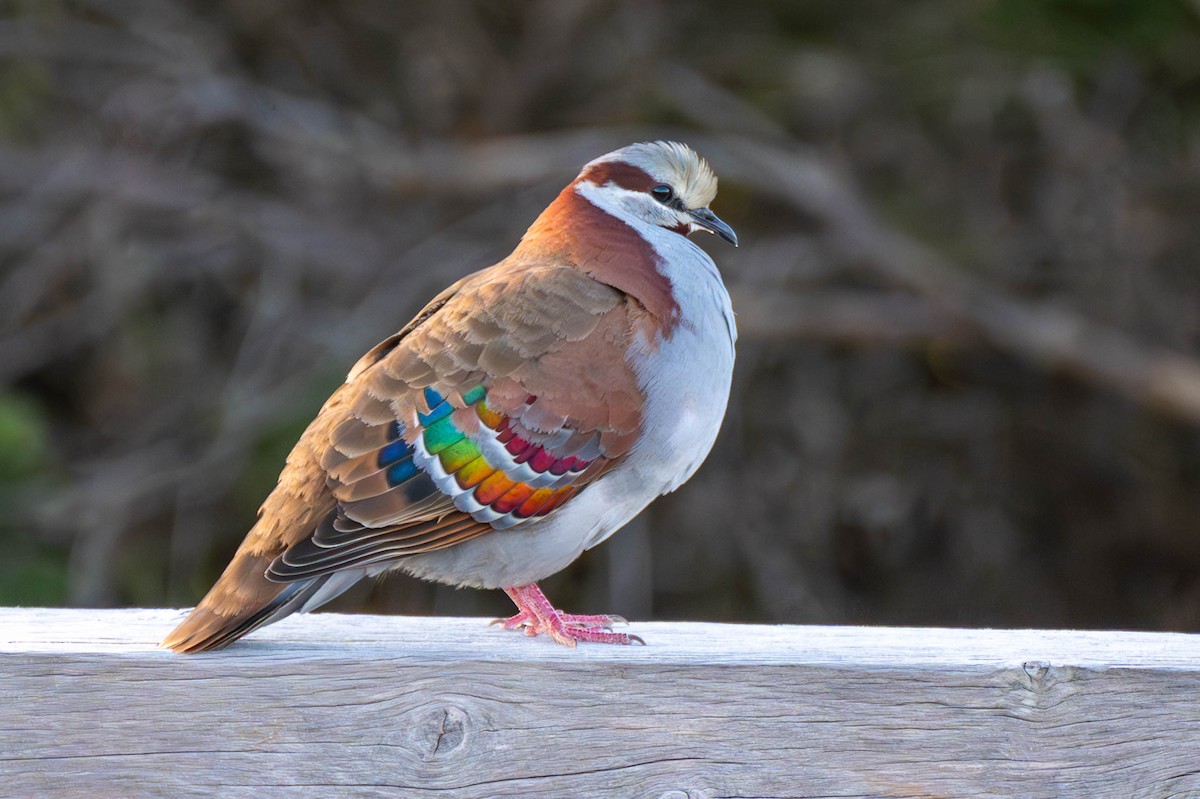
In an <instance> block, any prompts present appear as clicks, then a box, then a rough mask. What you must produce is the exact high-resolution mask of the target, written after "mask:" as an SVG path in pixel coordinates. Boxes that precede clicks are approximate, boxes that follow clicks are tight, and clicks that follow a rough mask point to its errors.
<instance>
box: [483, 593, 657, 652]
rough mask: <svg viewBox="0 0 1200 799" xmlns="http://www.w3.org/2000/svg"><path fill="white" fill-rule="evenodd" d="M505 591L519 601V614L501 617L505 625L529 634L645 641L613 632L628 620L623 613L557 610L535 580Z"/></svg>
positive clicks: (566, 640) (571, 642) (566, 639)
mask: <svg viewBox="0 0 1200 799" xmlns="http://www.w3.org/2000/svg"><path fill="white" fill-rule="evenodd" d="M504 593H506V594H508V596H509V598H510V599H511V600H512V601H513V602H514V603H516V605H517V611H518V612H517V614H516V615H515V616H510V617H509V618H507V619H497V620H496V622H493V624H495V623H500V624H503V625H504V627H505V629H508V630H513V629H516V628H518V627H521V628H524V630H525V634H526V635H539V634H541V633H546V634H547V635H549V636H550V637H551V638H553V639H554V640H555V641H558V642H559V643H560V644H564V645H566V646H575V642H576V641H590V642H593V643H597V644H633V643H638V644H644V643H646V642H645V641H643V640H642V639H641V638H639V637H638V636H636V635H628V634H626V633H614V632H611V630H612V626H613V624H615V623H617V622H621V623H624V622H625V620H624V619H622V618H621V617H620V616H607V615H596V616H582V615H578V614H572V613H563V612H562V611H561V610H556V609H555V607H554V606H553V605H551V604H550V600H548V599H546V595H545V594H543V593H542V590H541V589H540V588H538V587H537V585H536V584H535V583H530V584H529V585H522V586H515V587H513V588H505V589H504Z"/></svg>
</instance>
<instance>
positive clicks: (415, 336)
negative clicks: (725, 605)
mask: <svg viewBox="0 0 1200 799" xmlns="http://www.w3.org/2000/svg"><path fill="white" fill-rule="evenodd" d="M716 191H717V179H716V177H715V175H714V174H713V171H712V169H711V167H710V166H709V165H708V163H707V161H705V160H704V159H702V158H701V157H700V156H699V155H697V154H696V153H695V152H694V151H693V150H692V149H690V148H689V147H687V146H686V145H683V144H679V143H675V142H666V141H654V142H641V143H635V144H631V145H628V146H626V147H622V148H620V149H618V150H615V151H613V152H610V153H608V154H606V155H603V156H601V157H599V158H596V159H595V160H593V161H590V162H589V163H587V164H586V165H584V167H583V169H582V171H581V172H580V173H579V175H578V177H576V178H575V179H574V180H573V181H571V183H569V184H568V185H567V186H566V188H564V189H563V190H562V192H561V193H560V194H558V196H557V197H556V198H555V199H554V200H553V201H552V202H551V203H550V205H549V206H548V207H547V208H546V209H545V211H543V212H542V213H541V215H539V216H538V217H537V219H536V220H535V221H534V222H533V224H532V225H531V226H530V227H529V229H528V231H527V232H526V233H525V235H524V236H523V237H522V238H521V240H520V242H519V243H518V244H517V246H516V248H515V249H514V250H513V252H512V254H511V255H509V256H508V257H506V258H504V259H503V260H501V261H500V262H498V263H496V264H495V265H493V266H490V267H488V268H485V269H482V270H480V271H477V272H475V273H473V274H470V275H468V276H466V277H464V278H462V279H461V280H459V281H458V282H456V283H454V284H453V285H451V286H450V287H449V288H447V289H446V290H445V291H443V292H442V293H440V294H438V295H437V296H436V297H434V298H433V300H432V301H430V302H429V304H428V305H426V306H425V307H424V308H423V309H422V310H421V311H420V312H419V313H418V314H417V315H416V316H415V317H414V318H413V319H412V320H411V321H410V322H408V324H406V325H404V327H403V328H401V329H400V331H399V332H398V333H396V334H395V335H392V336H390V337H388V338H386V339H384V340H383V341H382V342H380V343H379V344H378V345H376V346H375V347H374V348H372V349H371V350H370V351H368V352H367V353H366V355H364V356H363V357H362V358H361V359H360V360H359V361H358V362H357V363H356V364H355V365H354V367H353V368H352V369H351V370H350V372H349V375H348V376H347V378H346V381H345V382H344V383H343V384H342V385H341V386H340V387H339V388H337V389H336V390H335V391H334V392H333V394H332V395H331V396H330V398H329V399H328V400H327V401H326V402H325V404H324V406H322V408H321V409H320V411H319V412H318V413H317V416H316V418H315V419H314V420H313V421H312V423H311V424H310V425H309V426H308V428H307V429H306V430H305V431H304V433H303V434H302V435H301V436H300V439H299V441H298V442H297V443H296V445H295V447H294V449H293V450H292V451H291V454H289V455H288V457H287V460H286V463H285V466H284V468H283V471H282V473H281V474H280V477H279V481H278V484H277V485H276V487H275V488H274V489H273V490H272V491H271V493H270V494H269V495H268V496H267V498H266V500H265V501H264V502H263V504H262V507H261V508H260V509H259V512H258V517H257V521H256V522H255V524H254V525H253V526H252V528H251V529H250V531H249V532H248V533H247V535H246V538H245V540H244V541H243V542H242V544H241V545H240V547H239V548H238V550H237V551H236V553H235V554H234V557H233V559H232V560H231V562H230V563H229V565H228V567H227V568H226V569H225V571H224V573H223V574H222V575H221V576H220V578H219V579H218V580H217V581H216V583H215V584H214V585H213V587H212V588H211V590H210V591H209V592H208V594H207V595H206V596H205V597H204V598H203V599H202V600H201V601H200V603H199V604H198V605H197V606H196V607H195V608H194V609H193V610H192V611H191V612H190V614H189V615H188V616H187V617H186V618H184V620H183V621H182V622H181V623H180V624H179V625H178V626H177V627H176V628H175V629H174V631H172V632H171V633H170V634H169V635H167V636H166V638H165V639H164V640H163V642H162V645H163V646H164V647H167V648H169V649H172V650H175V651H177V652H202V651H206V650H214V649H220V648H222V647H225V646H227V645H228V644H230V643H232V642H233V641H235V640H237V639H239V638H241V637H242V636H244V635H246V634H248V633H250V632H252V631H253V630H256V629H258V628H259V627H262V626H263V625H266V624H271V623H272V622H275V621H278V620H279V619H281V618H283V617H285V616H288V615H290V614H292V613H298V612H299V613H303V612H307V611H310V610H313V609H314V608H317V607H319V606H320V605H322V604H324V603H326V602H328V601H329V600H331V599H333V598H334V597H336V596H338V595H339V594H341V593H342V592H344V591H345V590H347V589H348V588H349V587H350V586H351V585H353V584H354V583H356V582H358V581H359V580H361V579H363V578H366V577H373V576H376V575H379V574H383V573H385V572H391V571H400V572H404V573H407V574H409V575H412V576H414V577H417V578H422V579H425V580H430V581H435V582H438V583H443V584H448V585H452V586H457V587H470V588H478V589H502V590H503V591H504V592H505V593H507V594H508V596H509V597H510V598H511V599H512V601H513V602H514V604H515V605H516V607H517V612H516V614H515V615H513V616H512V617H510V618H507V619H498V620H497V622H500V623H502V624H503V626H504V627H505V628H508V629H510V630H520V631H524V633H525V634H526V635H530V636H534V635H543V634H544V635H545V636H547V637H548V638H550V639H552V640H553V641H556V642H558V643H560V644H564V645H566V646H571V647H573V646H575V645H576V643H577V642H593V643H604V644H631V643H644V641H643V640H642V639H641V638H640V637H639V636H636V635H631V634H629V633H625V632H614V631H613V625H614V624H615V623H617V622H624V619H621V618H620V617H618V616H613V615H607V614H598V615H577V614H568V613H565V612H563V611H562V610H560V609H557V608H555V607H554V605H553V604H552V603H551V602H550V601H549V600H548V599H547V598H546V596H545V594H544V593H543V592H542V591H541V589H540V588H539V587H538V585H537V583H538V581H540V580H543V579H545V578H546V577H549V576H550V575H552V574H555V573H556V572H558V571H560V570H562V569H563V568H565V567H566V566H567V565H568V564H570V563H571V562H573V561H574V560H575V559H576V558H578V557H579V556H580V555H581V554H582V553H583V552H584V551H585V550H588V549H591V548H592V547H594V546H596V545H597V544H599V543H600V542H602V541H604V540H605V539H606V538H608V537H609V536H610V535H612V534H613V533H614V532H616V531H617V530H618V529H620V528H621V527H622V526H623V525H625V524H626V523H627V522H628V521H630V520H631V519H632V518H634V517H635V516H636V515H637V514H638V513H640V512H641V511H642V510H643V509H644V508H645V507H646V506H647V505H649V504H650V503H651V502H652V501H653V500H655V499H656V498H658V497H659V496H661V495H664V494H667V493H669V492H671V491H674V490H675V489H677V488H679V487H680V486H681V485H682V484H683V483H684V482H685V481H687V480H688V479H689V478H690V477H691V476H692V475H693V474H694V473H695V471H696V470H697V469H698V468H699V466H700V465H701V463H702V462H703V461H704V460H705V458H706V457H707V456H708V454H709V451H710V450H711V449H712V446H713V444H714V442H715V440H716V437H717V433H718V430H719V429H720V426H721V422H722V420H723V418H724V415H725V411H726V406H727V404H728V400H729V394H730V386H731V381H732V375H733V364H734V349H735V342H736V340H737V328H736V326H735V323H734V315H733V310H732V306H731V303H730V298H729V293H728V291H727V290H726V288H725V285H724V282H723V281H722V279H721V276H720V273H719V272H718V271H717V268H716V265H715V264H714V262H713V260H712V258H711V257H709V255H708V254H707V253H706V252H705V251H704V250H703V249H701V248H700V247H699V246H697V244H696V243H695V242H694V241H693V240H692V239H691V238H689V235H690V234H692V233H695V232H700V231H704V232H708V233H712V234H715V235H716V236H718V237H719V238H721V239H723V240H725V241H727V242H729V243H730V244H732V245H734V246H735V247H736V246H737V243H738V240H737V235H736V234H735V233H734V231H733V229H732V228H731V227H730V226H729V225H727V224H726V223H725V222H723V221H722V220H721V219H720V218H719V217H717V215H716V214H714V213H713V212H712V210H710V208H709V205H710V204H711V203H712V201H713V199H714V198H715V196H716Z"/></svg>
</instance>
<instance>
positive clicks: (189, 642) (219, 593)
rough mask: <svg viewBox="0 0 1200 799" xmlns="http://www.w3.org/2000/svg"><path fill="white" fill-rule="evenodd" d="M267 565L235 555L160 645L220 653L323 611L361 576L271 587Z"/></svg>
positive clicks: (325, 576)
mask: <svg viewBox="0 0 1200 799" xmlns="http://www.w3.org/2000/svg"><path fill="white" fill-rule="evenodd" d="M272 560H273V558H272V557H271V556H268V555H255V554H251V553H249V552H239V553H238V555H237V556H236V557H235V558H234V559H233V562H232V563H230V564H229V568H227V569H226V570H225V573H224V574H222V575H221V579H219V580H217V583H216V585H214V586H213V587H212V590H211V591H209V592H208V594H207V595H206V596H205V597H204V599H202V600H201V601H200V604H199V605H197V606H196V608H195V609H194V610H193V611H192V612H191V613H190V614H188V617H187V618H186V619H184V620H183V621H182V622H181V623H180V624H179V626H178V627H176V628H175V629H174V630H173V631H172V632H171V633H170V635H168V636H167V637H166V638H165V639H163V642H162V645H163V646H164V647H167V648H168V649H173V650H175V651H176V652H186V653H193V652H205V651H208V650H211V649H221V648H223V647H226V646H228V645H229V644H231V643H233V642H234V641H236V640H237V639H239V638H241V637H242V636H244V635H247V634H248V633H251V632H253V631H254V630H257V629H258V628H259V627H262V626H264V625H267V624H271V623H273V622H276V621H279V620H280V619H282V618H284V617H285V616H290V615H291V614H293V613H296V612H305V611H309V610H312V609H313V608H316V607H318V606H320V605H323V604H324V603H326V602H328V601H329V600H331V599H333V598H334V597H335V596H337V595H338V594H340V593H342V592H343V591H345V590H346V589H347V588H349V587H350V586H351V585H353V584H354V583H355V582H357V581H358V580H359V578H360V577H361V576H362V575H361V574H354V573H345V572H343V573H335V574H322V575H319V576H317V577H313V578H310V579H307V580H299V581H297V582H294V583H276V582H272V581H270V580H268V579H267V578H266V571H267V567H268V566H269V565H270V564H271V561H272Z"/></svg>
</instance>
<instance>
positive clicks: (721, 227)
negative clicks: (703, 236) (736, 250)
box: [688, 208, 738, 247]
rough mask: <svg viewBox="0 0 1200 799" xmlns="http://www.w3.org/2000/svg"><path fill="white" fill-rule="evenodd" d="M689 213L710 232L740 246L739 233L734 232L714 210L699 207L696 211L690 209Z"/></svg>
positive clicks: (693, 219) (694, 220)
mask: <svg viewBox="0 0 1200 799" xmlns="http://www.w3.org/2000/svg"><path fill="white" fill-rule="evenodd" d="M688 214H689V215H690V216H691V217H692V221H693V222H695V223H696V225H698V226H700V227H702V228H704V229H705V230H707V231H708V232H709V233H715V234H717V235H718V236H720V237H721V238H723V239H725V241H727V242H729V243H730V244H732V245H733V246H734V247H736V246H738V243H737V234H736V233H734V232H733V228H731V227H730V226H729V225H727V224H725V223H724V222H722V221H721V219H720V217H718V216H717V215H716V214H714V213H713V212H712V211H710V210H708V209H707V208H697V209H696V210H695V211H688Z"/></svg>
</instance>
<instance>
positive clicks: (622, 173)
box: [576, 141, 738, 247]
mask: <svg viewBox="0 0 1200 799" xmlns="http://www.w3.org/2000/svg"><path fill="white" fill-rule="evenodd" d="M585 183H586V184H591V185H589V186H580V184H585ZM576 185H577V186H580V188H583V189H584V193H585V195H586V196H587V197H588V199H589V200H591V201H592V202H594V203H596V204H597V205H600V206H601V207H605V208H608V209H612V210H619V211H621V212H624V213H625V214H628V215H630V216H632V217H634V218H636V219H640V220H642V221H644V222H648V223H650V224H653V225H658V226H659V227H664V228H667V229H669V230H674V231H675V232H677V233H681V234H684V235H686V234H688V233H693V232H695V231H697V230H705V231H708V232H709V233H713V234H715V235H717V236H720V237H721V238H723V239H724V240H725V241H727V242H729V243H730V244H732V245H733V246H735V247H736V246H737V243H738V242H737V234H736V233H734V232H733V228H731V227H730V226H729V225H727V224H725V223H724V222H722V221H721V220H720V219H719V218H718V217H717V215H716V214H714V213H713V212H712V211H710V210H709V208H708V205H709V203H711V202H712V201H713V198H714V197H716V196H717V178H716V176H715V175H713V173H712V169H710V168H709V166H708V164H707V163H706V162H705V161H704V159H703V158H701V157H700V156H698V155H696V153H695V152H693V151H692V150H691V149H690V148H689V147H687V146H686V145H683V144H678V143H676V142H664V141H656V142H642V143H639V144H631V145H629V146H628V147H622V148H621V149H619V150H614V151H613V152H611V153H609V154H607V155H603V156H601V157H599V158H597V159H596V160H594V161H592V162H591V163H589V164H587V165H586V166H585V167H584V168H583V171H582V172H581V173H580V175H579V178H578V180H577V181H576Z"/></svg>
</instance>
